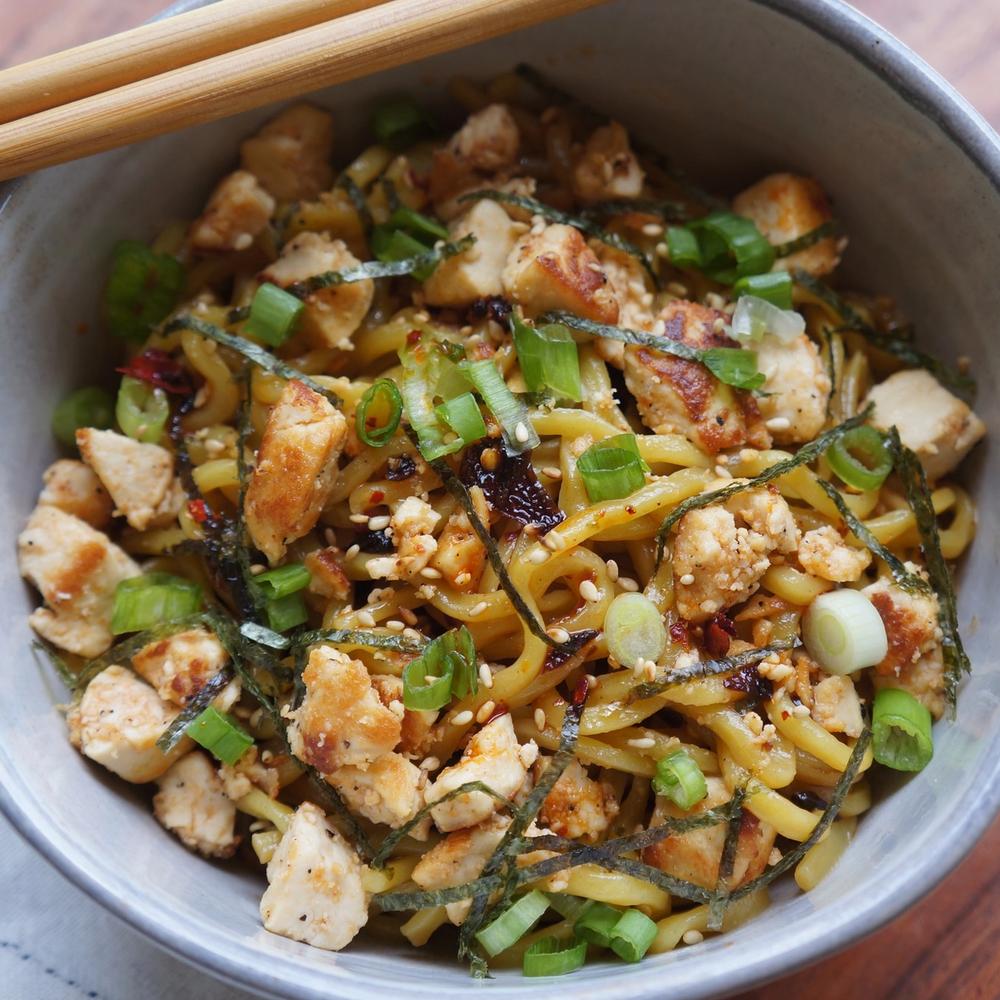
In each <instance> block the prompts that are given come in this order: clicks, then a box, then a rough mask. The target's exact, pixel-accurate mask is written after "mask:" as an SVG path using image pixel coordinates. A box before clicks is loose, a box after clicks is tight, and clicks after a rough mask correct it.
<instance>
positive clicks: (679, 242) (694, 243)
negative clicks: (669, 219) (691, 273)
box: [665, 226, 701, 267]
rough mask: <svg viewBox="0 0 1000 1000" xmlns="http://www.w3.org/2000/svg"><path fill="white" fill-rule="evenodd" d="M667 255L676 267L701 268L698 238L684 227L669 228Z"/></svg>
mask: <svg viewBox="0 0 1000 1000" xmlns="http://www.w3.org/2000/svg"><path fill="white" fill-rule="evenodd" d="M665 242H666V244H667V254H668V256H669V257H670V263H671V264H673V265H674V267H701V250H700V249H699V246H698V237H697V236H695V234H694V233H693V232H691V230H690V229H685V228H684V227H683V226H668V227H667V235H666V241H665Z"/></svg>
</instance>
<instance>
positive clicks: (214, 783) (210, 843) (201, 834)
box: [153, 750, 240, 858]
mask: <svg viewBox="0 0 1000 1000" xmlns="http://www.w3.org/2000/svg"><path fill="white" fill-rule="evenodd" d="M156 783H157V785H159V788H160V790H159V791H158V792H157V793H156V795H154V796H153V815H154V816H155V817H156V818H157V819H158V820H159V821H160V823H161V824H162V825H163V826H164V827H166V829H168V830H169V831H170V832H171V833H174V834H176V835H177V837H178V838H179V839H180V842H181V843H182V844H183V845H184V846H185V847H189V848H191V850H192V851H197V852H198V853H199V854H202V855H204V856H205V857H206V858H230V857H232V856H233V854H234V853H235V852H236V848H237V847H238V846H239V843H240V838H239V836H238V835H237V834H236V806H235V805H233V803H232V800H231V799H230V798H229V797H228V796H227V795H226V793H225V791H224V790H223V787H222V781H221V780H220V779H219V775H218V774H217V773H216V771H215V767H214V765H213V764H212V762H211V761H210V760H209V759H208V757H207V756H206V755H205V754H203V753H201V752H200V751H198V750H195V751H193V752H192V753H189V754H185V755H184V756H183V757H181V759H180V760H179V761H177V763H176V764H173V765H172V766H171V768H170V770H169V771H167V772H166V774H164V775H162V776H161V777H159V778H157V781H156Z"/></svg>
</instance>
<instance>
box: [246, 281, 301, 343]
mask: <svg viewBox="0 0 1000 1000" xmlns="http://www.w3.org/2000/svg"><path fill="white" fill-rule="evenodd" d="M305 307H306V304H305V303H304V302H303V301H302V300H301V299H298V298H296V297H295V296H294V295H290V294H289V293H288V292H286V291H285V290H284V289H283V288H279V287H278V286H277V285H272V284H269V283H268V284H263V285H261V286H260V287H259V288H258V289H257V291H256V292H254V296H253V301H252V302H251V303H250V315H249V317H248V318H247V322H246V326H245V327H244V328H243V329H244V333H246V334H247V336H249V337H253V338H254V339H255V340H260V341H263V342H264V343H265V344H268V345H269V346H270V347H280V346H281V345H282V344H283V343H284V342H285V341H286V340H288V338H289V337H290V336H291V335H292V334H293V333H294V332H295V326H296V324H297V323H298V321H299V317H300V316H301V315H302V311H303V310H304V309H305Z"/></svg>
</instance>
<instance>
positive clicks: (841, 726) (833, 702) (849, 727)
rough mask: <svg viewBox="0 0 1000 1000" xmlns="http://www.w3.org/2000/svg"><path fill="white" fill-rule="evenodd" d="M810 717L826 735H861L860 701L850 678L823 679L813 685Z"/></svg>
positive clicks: (862, 727)
mask: <svg viewBox="0 0 1000 1000" xmlns="http://www.w3.org/2000/svg"><path fill="white" fill-rule="evenodd" d="M812 717H813V719H815V720H816V722H818V723H819V724H820V725H821V726H822V727H823V728H824V729H825V730H826V731H827V732H828V733H843V734H844V735H845V736H850V737H857V736H860V735H861V732H862V730H863V729H864V722H863V720H862V718H861V700H860V699H859V698H858V692H857V690H856V689H855V687H854V682H853V681H852V680H851V679H850V677H824V678H823V680H821V681H820V682H819V683H818V684H815V685H813V707H812Z"/></svg>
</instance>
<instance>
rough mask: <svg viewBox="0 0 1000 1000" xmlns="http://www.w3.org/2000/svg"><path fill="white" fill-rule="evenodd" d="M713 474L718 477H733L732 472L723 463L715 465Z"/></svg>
mask: <svg viewBox="0 0 1000 1000" xmlns="http://www.w3.org/2000/svg"><path fill="white" fill-rule="evenodd" d="M715 474H716V475H717V476H718V477H719V478H720V479H732V478H733V474H732V473H731V472H730V471H729V470H728V469H727V468H726V467H725V466H724V465H717V466H716V467H715Z"/></svg>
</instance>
